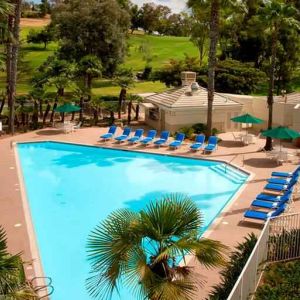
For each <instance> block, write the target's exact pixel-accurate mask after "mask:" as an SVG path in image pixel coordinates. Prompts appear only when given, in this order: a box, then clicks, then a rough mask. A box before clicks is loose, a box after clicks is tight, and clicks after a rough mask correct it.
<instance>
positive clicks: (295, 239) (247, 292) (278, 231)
mask: <svg viewBox="0 0 300 300" xmlns="http://www.w3.org/2000/svg"><path fill="white" fill-rule="evenodd" d="M299 257H300V213H296V214H288V215H282V216H279V217H277V218H274V219H269V220H268V221H267V222H266V224H265V226H264V229H263V231H262V232H261V235H260V237H259V239H258V241H257V243H256V245H255V247H254V249H253V252H252V254H251V255H250V257H249V259H248V261H247V263H246V265H245V267H244V269H243V271H242V273H241V274H240V276H239V278H238V280H237V282H236V283H235V286H234V287H233V289H232V291H231V293H230V295H229V296H228V298H227V300H246V299H248V298H249V297H250V296H251V295H252V294H253V293H254V292H255V290H256V287H257V285H258V283H259V280H260V277H261V274H262V270H263V265H264V263H265V262H267V261H269V262H275V261H285V260H291V259H295V258H299Z"/></svg>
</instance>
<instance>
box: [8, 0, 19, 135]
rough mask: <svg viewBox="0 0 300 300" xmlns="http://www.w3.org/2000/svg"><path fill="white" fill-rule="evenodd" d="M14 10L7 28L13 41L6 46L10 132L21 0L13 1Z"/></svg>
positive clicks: (13, 130)
mask: <svg viewBox="0 0 300 300" xmlns="http://www.w3.org/2000/svg"><path fill="white" fill-rule="evenodd" d="M14 5H15V11H14V16H13V18H12V17H11V16H10V17H9V22H8V23H9V24H8V25H9V30H11V33H12V36H13V41H9V44H11V45H9V46H8V47H7V50H8V51H7V52H8V53H7V54H8V57H7V60H8V62H7V66H8V67H9V69H8V70H7V75H8V105H9V131H10V133H11V134H14V133H15V126H14V119H15V107H14V106H15V96H16V84H17V71H18V55H19V37H20V18H21V5H22V0H16V1H15V2H14Z"/></svg>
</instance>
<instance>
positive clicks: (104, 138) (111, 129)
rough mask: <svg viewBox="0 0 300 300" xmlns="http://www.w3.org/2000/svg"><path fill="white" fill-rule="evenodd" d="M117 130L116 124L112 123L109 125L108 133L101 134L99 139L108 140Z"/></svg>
mask: <svg viewBox="0 0 300 300" xmlns="http://www.w3.org/2000/svg"><path fill="white" fill-rule="evenodd" d="M116 131H117V126H115V125H113V126H110V127H109V130H108V133H106V134H103V135H101V136H100V139H103V140H104V141H108V140H110V139H112V138H113V136H114V135H115V133H116Z"/></svg>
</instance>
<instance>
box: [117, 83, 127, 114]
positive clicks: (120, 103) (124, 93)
mask: <svg viewBox="0 0 300 300" xmlns="http://www.w3.org/2000/svg"><path fill="white" fill-rule="evenodd" d="M126 94H127V90H126V88H124V87H123V88H122V89H121V92H120V95H119V104H118V118H119V119H121V117H122V115H121V112H122V106H123V103H124V101H125V99H126Z"/></svg>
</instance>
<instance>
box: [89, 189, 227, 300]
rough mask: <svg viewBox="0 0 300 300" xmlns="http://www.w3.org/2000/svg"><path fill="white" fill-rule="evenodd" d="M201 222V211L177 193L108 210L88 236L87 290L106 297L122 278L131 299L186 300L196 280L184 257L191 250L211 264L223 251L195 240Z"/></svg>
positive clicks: (211, 242)
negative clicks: (134, 209)
mask: <svg viewBox="0 0 300 300" xmlns="http://www.w3.org/2000/svg"><path fill="white" fill-rule="evenodd" d="M202 225H203V217H202V213H201V211H200V210H199V209H198V208H197V206H196V204H195V203H194V202H193V201H192V200H191V199H190V198H189V197H187V196H185V195H181V194H171V195H166V196H164V197H162V199H161V200H159V201H154V202H151V203H150V204H149V205H148V206H147V207H146V208H145V209H143V210H142V211H140V212H139V213H137V212H132V211H130V210H128V209H122V210H118V211H116V212H114V213H112V214H111V215H110V216H108V218H107V219H106V220H104V221H103V222H102V223H100V225H98V226H97V227H96V228H95V229H94V230H93V231H92V232H91V234H90V236H89V238H88V246H87V247H88V255H89V260H90V262H91V277H90V278H88V280H87V289H88V291H89V292H90V294H91V295H92V296H94V297H95V298H98V299H110V298H111V295H112V293H113V291H114V290H116V289H117V288H118V286H119V284H120V283H121V282H122V283H125V284H126V285H127V286H129V287H130V288H131V289H132V290H133V291H134V292H135V294H136V295H135V296H136V298H141V299H151V300H158V299H160V300H169V299H170V300H171V299H176V300H177V299H182V300H183V299H184V300H188V299H192V298H193V296H195V295H194V294H195V292H196V290H197V289H198V288H199V285H201V281H200V280H199V276H195V273H194V272H193V268H192V267H191V266H187V265H186V264H185V258H186V256H187V255H190V254H193V255H195V257H196V258H197V260H198V261H199V262H200V263H201V264H202V265H204V266H205V267H207V268H211V267H216V266H220V265H222V264H223V263H224V258H223V254H222V253H224V250H225V249H226V247H225V246H224V245H222V244H221V243H220V242H218V241H214V240H210V239H205V238H200V237H199V233H200V230H201V227H202ZM181 262H182V263H181Z"/></svg>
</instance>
